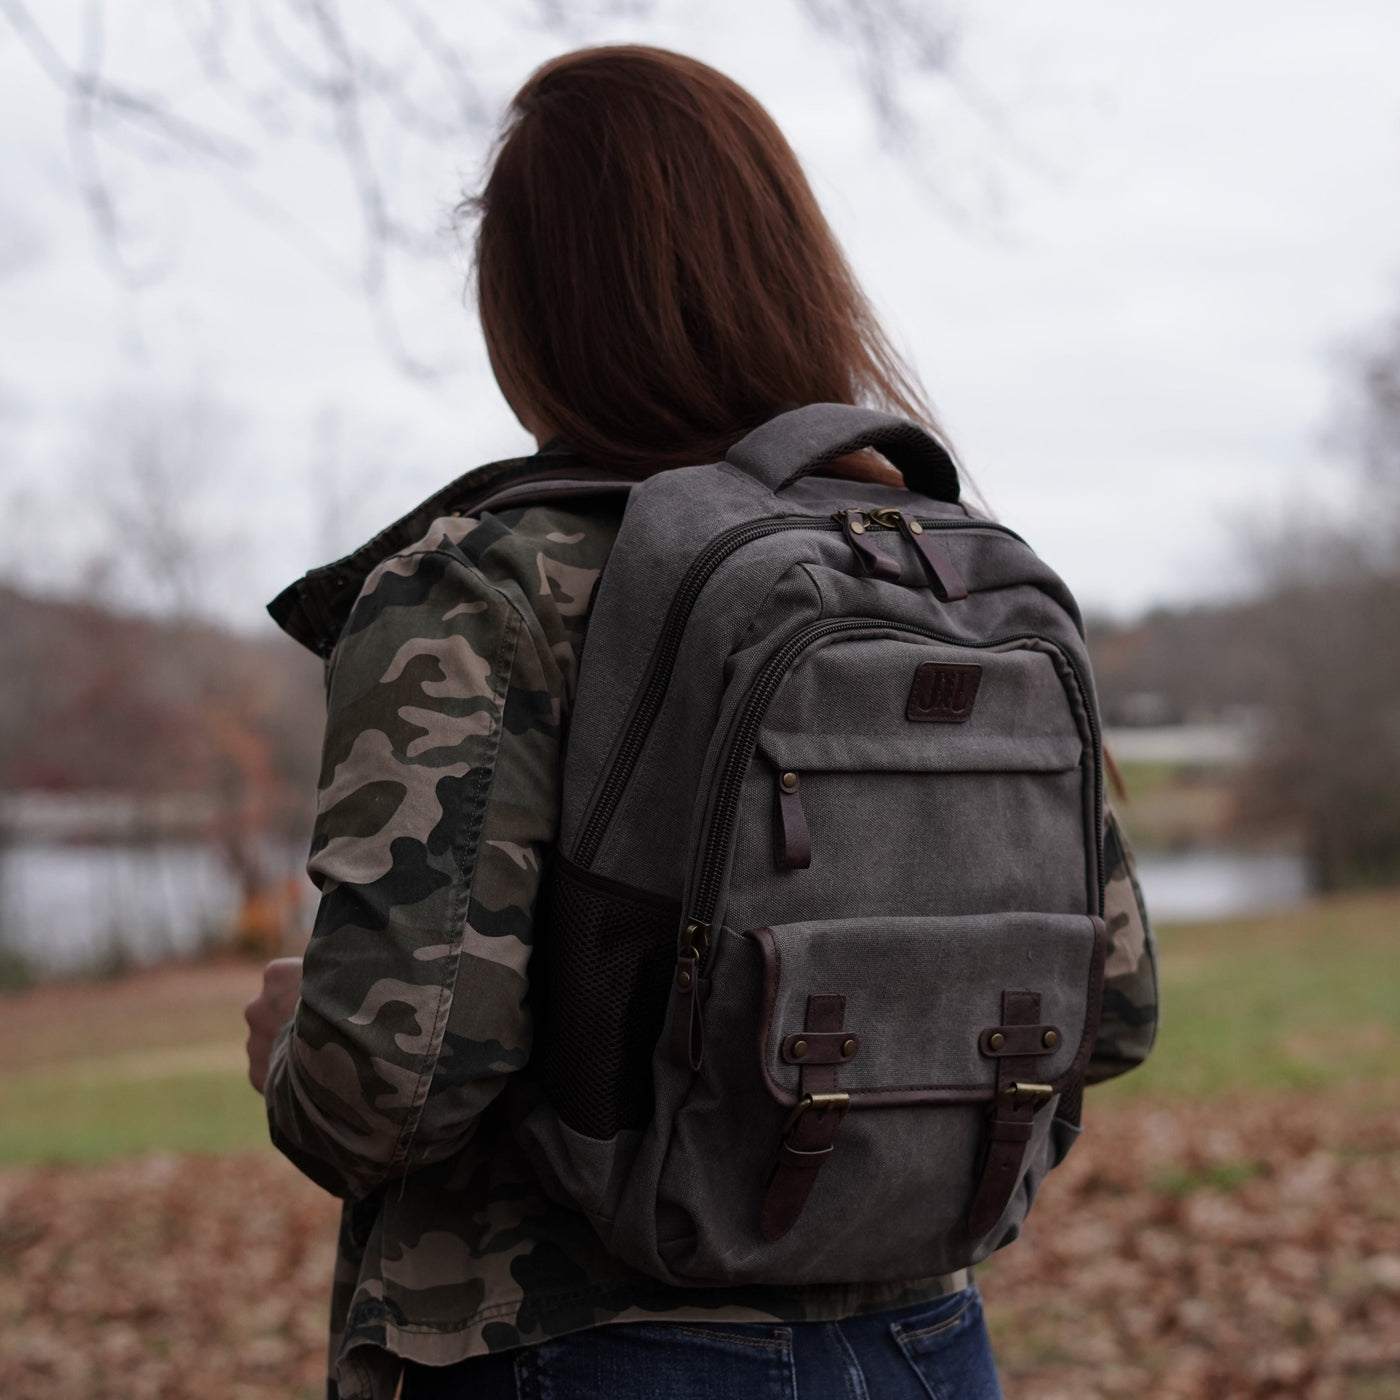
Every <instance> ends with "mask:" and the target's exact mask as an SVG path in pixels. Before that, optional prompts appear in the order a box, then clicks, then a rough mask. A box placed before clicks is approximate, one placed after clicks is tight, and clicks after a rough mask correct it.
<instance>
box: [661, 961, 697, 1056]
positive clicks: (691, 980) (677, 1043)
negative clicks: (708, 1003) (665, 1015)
mask: <svg viewBox="0 0 1400 1400" xmlns="http://www.w3.org/2000/svg"><path fill="white" fill-rule="evenodd" d="M673 978H674V989H673V992H672V1005H671V1038H670V1046H669V1051H670V1056H671V1063H672V1064H673V1065H675V1067H676V1068H677V1069H688V1070H690V1071H691V1072H692V1073H693V1072H695V1071H696V1070H698V1069H699V1068H700V1066H701V1064H702V1063H703V1062H704V1059H705V1021H704V1017H703V1016H702V1015H701V1014H700V959H699V958H697V957H695V956H694V955H690V956H682V957H679V958H677V959H676V970H675V973H674V974H673Z"/></svg>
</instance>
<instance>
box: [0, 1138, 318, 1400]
mask: <svg viewBox="0 0 1400 1400" xmlns="http://www.w3.org/2000/svg"><path fill="white" fill-rule="evenodd" d="M336 1206H337V1203H336V1202H335V1201H333V1200H332V1199H331V1198H330V1197H329V1196H327V1195H326V1194H325V1193H324V1192H322V1191H320V1190H319V1189H318V1188H317V1187H315V1186H312V1185H311V1183H310V1182H308V1181H306V1180H304V1179H303V1178H302V1177H301V1176H299V1175H298V1174H297V1172H296V1171H294V1170H293V1169H292V1167H291V1166H289V1165H288V1163H286V1162H285V1161H284V1160H283V1159H282V1158H281V1157H278V1156H276V1155H274V1154H273V1153H271V1152H267V1153H259V1154H250V1155H244V1156H230V1157H204V1158H198V1157H167V1156H158V1157H145V1158H139V1159H137V1160H135V1161H128V1162H120V1163H114V1164H111V1165H107V1166H101V1167H65V1168H57V1169H55V1168H49V1169H47V1170H43V1169H37V1168H25V1169H22V1170H13V1171H7V1172H4V1173H0V1395H3V1396H4V1397H5V1400H60V1397H62V1400H87V1398H88V1397H92V1400H98V1397H100V1398H101V1400H272V1397H274V1396H276V1397H278V1400H286V1398H287V1397H290V1396H306V1397H310V1396H319V1395H323V1394H324V1393H325V1347H326V1320H327V1316H328V1300H329V1288H330V1276H331V1265H332V1261H333V1259H334V1252H335V1250H334V1246H335V1224H336V1218H337V1210H336Z"/></svg>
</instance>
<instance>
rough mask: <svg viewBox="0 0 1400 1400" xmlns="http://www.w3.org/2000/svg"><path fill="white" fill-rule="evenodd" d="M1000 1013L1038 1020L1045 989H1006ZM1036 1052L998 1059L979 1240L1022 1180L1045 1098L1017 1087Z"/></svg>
mask: <svg viewBox="0 0 1400 1400" xmlns="http://www.w3.org/2000/svg"><path fill="white" fill-rule="evenodd" d="M1001 1019H1002V1023H1003V1025H1005V1026H1035V1025H1037V1024H1038V1023H1039V1021H1040V993H1039V992H1028V991H1008V992H1003V993H1002V994H1001ZM1041 1053H1042V1054H1043V1053H1044V1051H1043V1050H1042V1051H1041ZM1036 1058H1037V1057H1036V1056H1035V1055H1003V1056H1000V1057H999V1058H998V1059H997V1089H996V1099H995V1101H994V1103H993V1105H992V1112H991V1118H990V1120H989V1121H988V1124H987V1147H986V1155H985V1157H984V1158H983V1161H982V1175H981V1177H980V1179H979V1180H978V1183H977V1189H976V1191H975V1192H974V1193H973V1197H972V1205H971V1207H970V1208H969V1209H968V1213H967V1230H968V1234H969V1235H971V1236H972V1238H973V1239H974V1240H976V1239H981V1238H982V1236H983V1235H986V1234H988V1233H990V1232H991V1231H992V1230H993V1229H995V1227H996V1223H997V1221H998V1220H1000V1219H1001V1217H1002V1215H1003V1214H1004V1213H1005V1211H1006V1207H1007V1206H1008V1205H1009V1204H1010V1202H1011V1197H1012V1195H1013V1194H1014V1193H1015V1190H1016V1187H1017V1184H1018V1183H1019V1182H1020V1180H1021V1164H1022V1162H1023V1161H1024V1160H1025V1155H1026V1144H1027V1143H1028V1142H1030V1140H1031V1134H1032V1132H1033V1131H1034V1128H1035V1111H1036V1109H1037V1108H1039V1107H1041V1105H1042V1104H1043V1103H1044V1102H1045V1100H1044V1099H1042V1098H1039V1097H1037V1096H1034V1095H1030V1094H1025V1093H1018V1092H1016V1087H1017V1085H1018V1084H1020V1083H1022V1082H1025V1081H1027V1080H1031V1079H1033V1078H1034V1076H1035V1062H1036Z"/></svg>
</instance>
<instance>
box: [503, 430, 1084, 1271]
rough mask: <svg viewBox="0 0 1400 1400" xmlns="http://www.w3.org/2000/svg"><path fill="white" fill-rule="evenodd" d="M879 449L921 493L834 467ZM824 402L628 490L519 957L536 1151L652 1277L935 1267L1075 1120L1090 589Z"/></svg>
mask: <svg viewBox="0 0 1400 1400" xmlns="http://www.w3.org/2000/svg"><path fill="white" fill-rule="evenodd" d="M861 447H874V448H877V449H879V451H880V452H882V453H883V454H884V455H885V457H886V458H887V459H888V460H889V461H890V462H892V463H893V464H894V465H895V466H896V467H897V468H898V469H899V470H900V471H901V473H902V474H903V477H904V480H905V482H906V484H907V486H908V487H909V490H908V491H900V490H897V489H893V488H890V487H886V486H880V485H869V484H864V483H860V482H853V481H847V480H838V479H835V478H823V477H821V476H820V475H817V473H819V472H820V469H821V467H822V465H823V464H825V463H829V462H831V461H833V460H834V459H836V458H838V457H840V456H843V455H845V454H846V453H848V452H851V451H854V450H856V449H858V448H861ZM958 498H959V482H958V474H957V470H956V467H955V466H954V464H953V461H952V459H951V457H950V456H949V454H948V452H947V451H946V450H945V449H944V447H943V446H942V445H941V444H940V443H939V442H938V441H937V440H936V439H935V438H934V437H932V436H930V435H929V434H928V433H926V432H925V431H924V430H923V429H921V428H919V427H917V426H915V425H914V424H913V423H910V422H907V421H905V420H902V419H899V418H895V417H891V416H889V415H886V414H882V413H877V412H873V411H870V410H865V409H858V408H852V407H848V406H845V405H836V404H818V405H812V406H809V407H806V408H800V409H796V410H794V411H792V412H788V413H784V414H782V415H780V416H779V417H777V418H774V419H772V420H771V421H769V422H767V423H765V424H764V425H763V426H761V427H759V428H758V429H756V430H755V431H754V432H752V433H750V434H749V435H748V436H747V437H745V438H744V439H743V440H742V441H741V442H739V443H737V444H736V445H735V446H734V447H733V448H731V449H730V451H729V453H728V455H727V457H726V459H725V460H724V461H723V462H719V463H717V464H714V465H709V466H697V467H687V468H681V469H678V470H673V471H667V472H663V473H661V474H659V475H656V476H653V477H651V478H649V479H647V480H645V481H642V482H641V483H639V484H637V485H636V486H635V487H633V488H632V490H631V492H630V496H629V498H628V502H627V506H626V511H625V514H624V516H623V520H622V525H621V529H620V532H619V534H618V537H617V542H616V545H615V547H614V550H613V553H612V555H611V557H610V558H609V561H608V564H607V567H606V569H605V570H604V572H603V576H602V578H601V580H600V582H599V585H598V588H597V591H596V595H595V599H594V603H593V608H592V613H591V617H590V621H589V627H588V633H587V639H586V644H585V648H584V652H583V658H582V663H581V666H580V671H579V678H578V688H577V693H576V698H575V704H574V708H573V713H572V717H571V720H570V724H569V730H568V736H567V750H566V754H565V758H564V768H563V809H562V817H561V827H560V835H559V841H558V847H557V850H556V852H555V854H554V858H553V860H552V864H551V867H550V869H549V870H548V872H547V875H546V880H545V885H544V888H543V891H542V895H541V899H540V905H539V908H538V910H537V918H536V943H535V953H534V958H533V961H532V965H531V993H530V995H531V997H532V1000H533V1004H534V1009H535V1046H534V1050H533V1053H532V1066H533V1068H532V1071H531V1073H532V1074H533V1075H534V1076H535V1077H536V1087H535V1090H534V1093H533V1096H532V1098H531V1099H530V1100H529V1101H527V1102H526V1103H525V1105H524V1107H523V1108H522V1109H521V1111H520V1122H519V1132H520V1135H521V1138H522V1141H523V1142H524V1143H525V1145H526V1147H527V1149H528V1150H529V1151H530V1153H531V1156H532V1159H533V1161H534V1162H535V1164H536V1165H537V1167H538V1169H539V1170H540V1172H541V1174H542V1177H543V1179H544V1180H545V1182H546V1184H547V1185H548V1186H549V1188H550V1189H551V1190H552V1192H553V1193H554V1194H556V1195H558V1196H560V1197H561V1198H562V1199H564V1200H566V1201H568V1202H570V1203H572V1204H573V1205H575V1206H576V1207H577V1208H578V1209H580V1210H581V1211H583V1212H584V1213H585V1214H586V1216H587V1217H588V1219H589V1220H590V1221H591V1223H592V1225H593V1226H594V1228H595V1229H596V1230H597V1231H598V1233H599V1234H600V1235H601V1237H602V1239H603V1240H604V1242H605V1243H606V1245H607V1246H608V1247H609V1249H610V1250H611V1251H612V1252H613V1253H614V1254H615V1255H617V1256H618V1257H619V1258H621V1259H622V1260H624V1261H625V1262H626V1263H628V1264H630V1265H632V1266H633V1267H635V1268H637V1269H640V1270H642V1271H643V1272H645V1273H647V1274H649V1275H651V1276H653V1277H655V1278H657V1279H660V1280H663V1281H665V1282H667V1283H670V1284H679V1285H688V1286H696V1285H734V1284H784V1285H795V1284H820V1283H859V1282H881V1281H892V1280H903V1279H914V1278H921V1277H925V1276H928V1275H932V1274H939V1273H949V1272H952V1271H954V1270H956V1269H959V1268H962V1267H964V1266H966V1265H968V1264H970V1263H975V1262H977V1261H978V1260H981V1259H983V1258H985V1257H986V1256H987V1255H989V1254H990V1253H991V1252H992V1251H993V1250H995V1249H997V1248H999V1247H1000V1246H1001V1245H1003V1244H1005V1243H1007V1242H1008V1241H1010V1240H1011V1239H1013V1238H1015V1236H1016V1235H1017V1233H1018V1232H1019V1230H1020V1226H1021V1222H1022V1220H1023V1219H1024V1218H1025V1215H1026V1212H1027V1211H1028V1209H1029V1208H1030V1205H1031V1202H1032V1200H1033V1198H1034V1196H1035V1194H1036V1192H1037V1190H1038V1188H1039V1186H1040V1183H1041V1181H1042V1179H1043V1178H1044V1176H1045V1173H1046V1172H1047V1171H1048V1170H1049V1169H1050V1168H1051V1167H1053V1166H1055V1165H1056V1164H1058V1163H1059V1162H1060V1160H1061V1159H1062V1158H1063V1157H1064V1155H1065V1153H1066V1152H1067V1151H1068V1150H1069V1148H1070V1146H1071V1145H1072V1144H1073V1142H1074V1140H1075V1138H1076V1137H1077V1136H1078V1133H1079V1131H1080V1127H1079V1115H1080V1101H1081V1094H1082V1085H1083V1075H1084V1070H1085V1066H1086V1064H1087V1062H1088V1058H1089V1055H1090V1052H1091V1049H1092V1047H1093V1044H1094V1039H1095V1034H1096V1030H1097V1024H1098V1018H1099V1004H1100V998H1101V993H1102V981H1103V971H1104V955H1105V943H1106V934H1105V929H1104V925H1103V922H1102V918H1101V915H1102V910H1103V890H1102V885H1101V882H1102V879H1103V867H1102V859H1101V849H1100V847H1101V833H1102V831H1103V828H1104V812H1103V790H1102V759H1101V751H1102V746H1101V741H1100V731H1099V722H1098V717H1097V711H1096V706H1095V699H1094V690H1093V682H1092V679H1091V676H1090V670H1089V662H1088V657H1087V654H1086V651H1085V647H1084V640H1083V633H1082V625H1081V622H1080V618H1079V613H1078V610H1077V608H1076V605H1075V603H1074V600H1073V598H1072V597H1071V596H1070V593H1069V591H1068V590H1067V589H1066V587H1065V585H1064V584H1063V583H1062V582H1061V581H1060V579H1059V578H1058V577H1056V575H1055V574H1054V573H1052V572H1051V571H1050V570H1049V569H1048V568H1047V567H1046V566H1045V565H1044V564H1042V563H1041V562H1040V560H1039V559H1038V558H1037V557H1036V555H1035V554H1034V553H1033V552H1032V551H1031V549H1030V548H1029V547H1028V546H1027V545H1026V544H1025V543H1024V541H1023V540H1022V539H1021V538H1020V537H1019V536H1018V535H1016V534H1015V533H1014V532H1012V531H1011V530H1009V529H1007V528H1006V527H1005V526H1003V525H1000V524H997V523H995V522H993V521H990V520H987V519H985V518H982V517H980V516H978V515H975V514H973V513H971V512H970V511H968V510H967V509H966V508H965V507H964V506H962V505H960V504H959V502H958Z"/></svg>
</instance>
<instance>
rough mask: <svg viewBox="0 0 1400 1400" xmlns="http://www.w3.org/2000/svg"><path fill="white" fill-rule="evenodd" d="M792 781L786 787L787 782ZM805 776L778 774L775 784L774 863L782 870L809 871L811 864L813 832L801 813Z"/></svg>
mask: <svg viewBox="0 0 1400 1400" xmlns="http://www.w3.org/2000/svg"><path fill="white" fill-rule="evenodd" d="M789 778H790V779H791V780H792V786H791V787H788V786H786V784H785V782H784V780H785V779H789ZM801 786H802V776H801V774H799V773H793V772H783V771H781V770H780V771H779V772H778V773H777V774H776V775H775V777H774V783H773V792H774V796H773V863H774V864H775V865H776V866H777V867H778V869H779V870H806V869H808V868H809V867H810V866H811V864H812V833H811V832H810V831H809V830H808V827H807V814H806V812H804V811H803V810H802V794H801Z"/></svg>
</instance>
